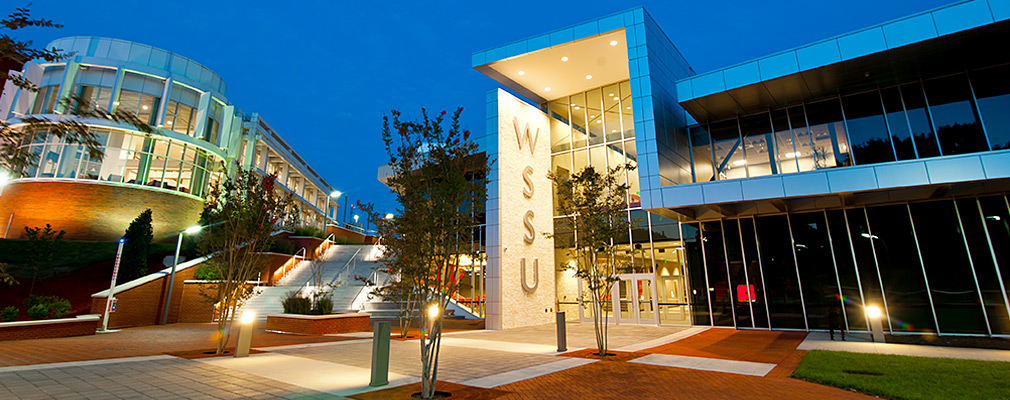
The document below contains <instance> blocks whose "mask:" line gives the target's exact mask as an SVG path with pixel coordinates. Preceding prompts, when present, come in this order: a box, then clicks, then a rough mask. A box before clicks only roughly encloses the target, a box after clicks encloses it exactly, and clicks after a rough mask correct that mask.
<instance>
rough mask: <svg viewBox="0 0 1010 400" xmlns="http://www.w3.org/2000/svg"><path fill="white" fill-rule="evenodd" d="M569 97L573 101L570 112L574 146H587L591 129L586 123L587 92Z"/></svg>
mask: <svg viewBox="0 0 1010 400" xmlns="http://www.w3.org/2000/svg"><path fill="white" fill-rule="evenodd" d="M569 99H570V101H571V103H569V107H571V109H570V110H569V113H570V115H571V116H572V120H571V121H572V123H571V125H572V148H576V149H578V148H581V147H586V145H587V144H588V143H589V131H588V129H587V128H588V126H587V125H586V115H587V114H586V94H585V93H579V94H575V95H572V96H571V97H569ZM576 171H579V170H576Z"/></svg>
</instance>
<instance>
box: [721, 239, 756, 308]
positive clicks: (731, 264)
mask: <svg viewBox="0 0 1010 400" xmlns="http://www.w3.org/2000/svg"><path fill="white" fill-rule="evenodd" d="M722 227H723V239H724V240H725V241H726V262H727V267H728V268H729V288H730V291H729V298H730V301H732V302H733V311H734V313H735V316H736V326H737V327H742V328H752V327H754V324H753V321H752V319H751V312H750V309H751V302H750V297H751V296H750V290H749V288H748V286H747V269H746V268H745V264H744V254H743V243H742V241H741V240H740V225H739V222H738V220H735V219H727V220H723V224H722Z"/></svg>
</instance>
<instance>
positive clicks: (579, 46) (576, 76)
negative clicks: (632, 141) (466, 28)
mask: <svg viewBox="0 0 1010 400" xmlns="http://www.w3.org/2000/svg"><path fill="white" fill-rule="evenodd" d="M474 69H476V70H478V71H480V72H482V73H483V74H485V75H487V76H488V77H490V78H491V79H494V80H496V81H498V83H501V84H502V85H504V86H505V87H507V88H509V89H512V90H513V91H514V92H516V93H519V94H520V95H522V96H523V97H526V98H528V99H530V100H532V101H535V102H537V103H545V102H547V101H550V100H554V99H557V98H561V97H564V96H567V95H570V94H573V93H579V92H583V91H586V90H589V89H592V88H595V87H600V86H603V85H606V84H609V83H613V82H618V81H623V80H627V79H629V76H630V75H629V73H628V46H627V39H626V37H625V30H624V28H621V29H617V30H613V31H609V32H605V33H601V34H598V35H593V36H590V37H586V38H583V39H579V40H575V41H572V42H568V43H563V44H559V45H556V46H551V47H547V48H544V49H540V50H537V51H532V52H528V53H524V54H520V55H517V56H514V57H509V58H505V59H502V60H497V61H493V62H490V63H487V64H482V65H477V66H474Z"/></svg>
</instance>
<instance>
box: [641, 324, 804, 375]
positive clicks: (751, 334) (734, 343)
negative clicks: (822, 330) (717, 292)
mask: <svg viewBox="0 0 1010 400" xmlns="http://www.w3.org/2000/svg"><path fill="white" fill-rule="evenodd" d="M806 336H807V333H806V332H777V331H738V330H735V329H709V330H707V331H704V332H702V333H699V334H697V335H693V336H690V337H687V338H684V339H682V340H678V341H676V342H673V343H667V344H665V345H662V346H657V347H653V348H650V349H645V350H642V351H641V352H642V353H658V354H672V355H678V356H691V357H705V358H717V359H722V360H737V361H752V362H761V363H769V364H778V367H776V368H775V369H774V370H772V372H770V373H769V374H768V375H769V376H770V377H787V376H789V374H792V372H793V370H794V369H796V366H797V365H799V363H800V361H801V360H803V356H804V355H806V354H807V352H806V351H803V350H796V347H797V346H799V345H800V343H802V342H803V339H804V338H806Z"/></svg>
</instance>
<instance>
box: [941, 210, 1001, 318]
mask: <svg viewBox="0 0 1010 400" xmlns="http://www.w3.org/2000/svg"><path fill="white" fill-rule="evenodd" d="M956 205H957V213H958V215H959V216H960V217H961V227H962V228H963V231H964V237H965V239H966V242H967V245H968V253H969V254H970V255H971V262H972V266H973V268H972V269H973V271H972V272H973V273H974V278H975V280H974V283H975V284H977V285H978V289H979V290H980V293H981V296H982V304H983V307H984V308H985V314H986V317H987V318H988V319H989V328H990V329H991V331H992V333H995V334H1007V333H1010V316H1008V314H1007V308H1006V303H1004V302H1003V293H1002V290H1001V289H1000V279H999V275H998V274H997V273H996V265H995V264H993V258H992V252H991V251H990V248H989V239H988V238H986V232H985V225H984V223H983V219H982V214H981V213H980V212H979V206H978V202H977V200H976V199H974V198H967V199H958V200H957V201H956ZM930 279H931V280H930V285H932V282H933V281H932V278H930ZM931 289H932V287H931ZM973 289H974V288H973ZM937 312H939V310H938V311H937ZM940 323H941V325H940V327H941V329H943V322H942V321H941V322H940Z"/></svg>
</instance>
